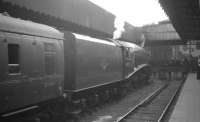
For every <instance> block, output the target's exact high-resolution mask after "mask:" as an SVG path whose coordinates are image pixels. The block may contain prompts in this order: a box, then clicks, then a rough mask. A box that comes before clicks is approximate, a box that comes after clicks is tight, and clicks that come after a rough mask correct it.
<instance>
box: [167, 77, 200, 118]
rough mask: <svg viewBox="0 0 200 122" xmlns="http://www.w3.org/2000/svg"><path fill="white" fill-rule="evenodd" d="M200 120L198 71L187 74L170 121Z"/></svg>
mask: <svg viewBox="0 0 200 122" xmlns="http://www.w3.org/2000/svg"><path fill="white" fill-rule="evenodd" d="M199 121H200V80H197V78H196V73H190V74H189V75H188V76H187V79H186V81H185V84H184V86H183V88H182V91H181V93H180V96H179V98H178V101H177V103H176V106H175V108H174V111H173V112H172V115H171V117H170V119H169V122H199Z"/></svg>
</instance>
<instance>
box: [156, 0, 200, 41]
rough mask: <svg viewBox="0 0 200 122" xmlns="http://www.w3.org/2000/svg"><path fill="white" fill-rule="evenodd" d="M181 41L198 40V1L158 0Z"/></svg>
mask: <svg viewBox="0 0 200 122" xmlns="http://www.w3.org/2000/svg"><path fill="white" fill-rule="evenodd" d="M159 2H160V4H161V6H162V8H163V9H164V11H165V12H166V14H167V15H168V16H169V18H170V20H171V22H172V24H173V26H174V28H175V29H176V31H177V32H178V34H179V35H180V37H181V39H182V40H186V41H190V40H200V4H199V2H200V1H199V0H159Z"/></svg>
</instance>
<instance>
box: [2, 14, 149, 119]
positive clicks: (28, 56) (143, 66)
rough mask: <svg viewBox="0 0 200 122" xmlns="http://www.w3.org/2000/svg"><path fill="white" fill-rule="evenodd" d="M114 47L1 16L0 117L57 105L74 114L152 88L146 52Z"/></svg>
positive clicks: (129, 46) (118, 44) (125, 45)
mask: <svg viewBox="0 0 200 122" xmlns="http://www.w3.org/2000/svg"><path fill="white" fill-rule="evenodd" d="M114 42H115V41H114ZM114 42H113V41H111V39H97V38H94V37H89V36H86V35H81V34H75V33H71V32H67V31H62V32H61V31H59V30H57V29H55V28H53V27H50V26H47V25H43V24H38V23H34V22H31V21H25V20H21V19H16V18H13V17H10V16H5V15H3V14H0V57H1V58H0V69H1V70H0V105H1V107H0V114H1V117H9V116H12V115H15V114H18V113H21V112H24V111H27V110H32V109H35V108H40V107H44V106H51V105H53V106H56V107H57V105H55V104H58V106H60V108H63V109H65V111H74V110H77V105H78V106H80V105H81V106H82V105H83V104H92V103H96V102H98V101H100V100H102V99H104V98H107V97H110V96H112V94H118V93H119V94H120V93H123V91H124V90H126V89H127V88H128V87H130V84H132V85H133V84H137V83H139V82H142V80H143V81H146V82H148V78H149V74H150V73H149V69H150V68H149V66H148V57H149V56H148V54H147V53H146V52H145V51H144V50H143V48H141V47H139V46H137V45H135V44H131V43H128V42H123V41H117V42H115V43H114ZM74 106H75V107H74ZM53 110H56V109H53Z"/></svg>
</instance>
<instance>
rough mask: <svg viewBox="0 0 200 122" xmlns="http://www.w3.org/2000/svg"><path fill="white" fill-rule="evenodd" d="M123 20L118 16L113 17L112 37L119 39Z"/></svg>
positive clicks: (122, 30) (122, 28)
mask: <svg viewBox="0 0 200 122" xmlns="http://www.w3.org/2000/svg"><path fill="white" fill-rule="evenodd" d="M124 24H125V23H124V21H123V20H122V19H120V18H118V17H116V18H115V23H114V27H115V31H114V32H113V39H114V40H116V39H119V38H120V37H121V36H122V33H123V32H124V30H125V29H124Z"/></svg>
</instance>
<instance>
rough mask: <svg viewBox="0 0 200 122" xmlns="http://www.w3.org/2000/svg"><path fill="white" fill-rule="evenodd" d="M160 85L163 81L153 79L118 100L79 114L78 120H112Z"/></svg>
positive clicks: (111, 121)
mask: <svg viewBox="0 0 200 122" xmlns="http://www.w3.org/2000/svg"><path fill="white" fill-rule="evenodd" d="M162 85H164V82H162V81H159V80H155V81H154V82H153V83H151V84H150V85H147V86H144V87H142V88H140V89H138V90H135V91H134V92H132V93H129V94H128V95H127V96H125V97H124V98H123V99H121V100H119V101H116V102H111V103H107V104H105V105H103V106H101V107H98V108H96V110H95V111H93V112H91V114H89V113H88V114H86V115H85V116H81V117H80V119H79V122H114V121H116V120H117V118H118V117H120V116H122V115H123V114H124V113H126V112H128V111H129V110H130V109H131V108H133V106H134V105H137V103H139V102H140V101H142V100H143V99H144V98H145V97H147V96H148V95H149V94H151V93H152V92H153V91H155V90H156V89H158V88H160V87H161V86H162Z"/></svg>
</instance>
